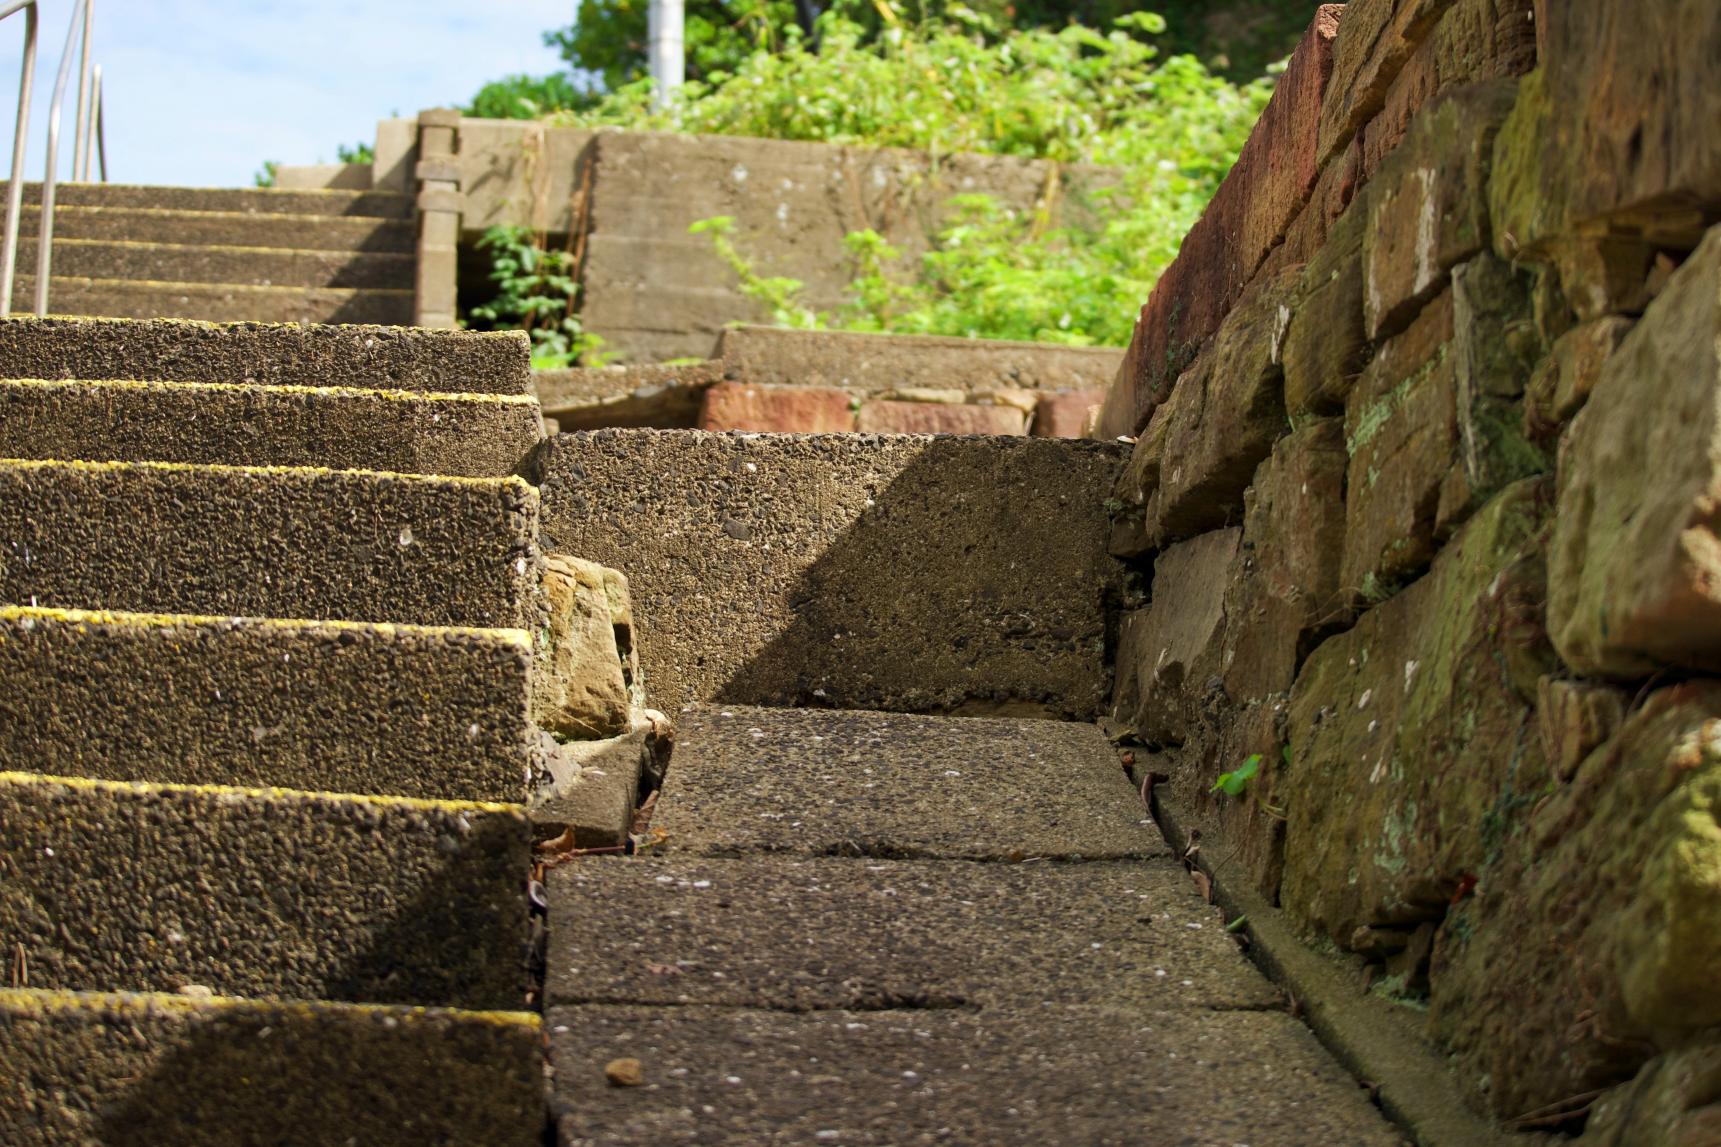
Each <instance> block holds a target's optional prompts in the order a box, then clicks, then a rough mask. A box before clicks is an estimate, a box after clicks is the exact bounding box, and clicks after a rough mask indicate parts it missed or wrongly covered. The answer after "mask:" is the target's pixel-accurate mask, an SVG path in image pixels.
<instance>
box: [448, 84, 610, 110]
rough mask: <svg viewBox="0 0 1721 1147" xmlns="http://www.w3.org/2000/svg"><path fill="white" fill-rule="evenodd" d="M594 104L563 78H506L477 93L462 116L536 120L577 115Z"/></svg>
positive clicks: (591, 99) (586, 95)
mask: <svg viewBox="0 0 1721 1147" xmlns="http://www.w3.org/2000/svg"><path fill="white" fill-rule="evenodd" d="M596 102H597V96H595V95H594V94H592V93H591V92H587V91H581V90H580V89H579V88H576V87H575V86H574V84H573V81H572V80H570V79H569V78H568V77H567V76H566V75H563V74H561V73H554V74H551V75H548V76H526V75H515V76H506V77H504V78H503V79H500V80H493V81H491V82H490V83H488V84H485V85H484V86H483V87H482V88H479V89H478V94H477V95H475V96H473V97H472V102H471V103H470V104H468V105H467V106H466V107H463V108H461V109H460V110H461V113H462V114H463V115H469V116H479V117H481V118H483V119H538V118H539V117H540V116H545V115H550V114H552V113H554V112H564V111H578V110H581V109H584V108H590V107H592V106H593V105H594V104H595V103H596Z"/></svg>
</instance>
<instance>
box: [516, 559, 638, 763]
mask: <svg viewBox="0 0 1721 1147" xmlns="http://www.w3.org/2000/svg"><path fill="white" fill-rule="evenodd" d="M606 575H614V576H613V577H609V576H606ZM606 581H608V582H609V583H611V584H612V585H615V586H618V587H619V591H620V593H621V594H622V595H624V596H623V598H622V600H623V601H624V602H625V600H626V599H625V593H626V582H625V580H622V579H621V578H620V575H619V573H617V572H616V571H614V570H606V569H605V568H604V567H603V566H600V565H598V564H597V563H596V562H588V561H583V560H581V559H579V558H572V557H568V556H566V555H565V554H547V555H545V558H544V595H545V597H546V599H547V601H548V604H549V609H550V652H549V658H548V666H547V669H548V671H547V672H545V673H543V675H542V677H541V679H540V681H539V684H538V688H537V691H536V692H537V697H536V698H535V701H534V706H533V707H534V709H535V710H536V712H535V714H534V717H535V719H536V720H537V722H538V724H539V725H540V726H542V727H543V728H545V729H548V730H550V731H551V732H553V733H559V734H561V735H562V736H564V737H571V738H575V739H579V740H590V739H595V738H601V737H613V736H616V735H617V734H620V733H623V732H626V731H627V729H628V726H629V708H630V705H631V701H632V699H631V697H630V696H629V692H628V677H627V675H626V674H625V673H624V671H623V668H622V658H621V653H620V650H619V648H618V646H617V642H616V623H615V612H614V611H613V610H612V608H611V604H610V600H611V594H610V590H609V589H608V588H606Z"/></svg>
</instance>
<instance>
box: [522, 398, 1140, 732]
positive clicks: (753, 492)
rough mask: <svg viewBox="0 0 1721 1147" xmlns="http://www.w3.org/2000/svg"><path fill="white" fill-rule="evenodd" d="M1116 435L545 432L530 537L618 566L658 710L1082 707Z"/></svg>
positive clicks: (1120, 582)
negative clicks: (1110, 439) (538, 515)
mask: <svg viewBox="0 0 1721 1147" xmlns="http://www.w3.org/2000/svg"><path fill="white" fill-rule="evenodd" d="M1125 457H1126V454H1125V448H1124V447H1121V446H1118V445H1116V444H1102V443H1094V442H1077V441H1059V440H1050V439H1023V438H981V437H949V436H938V437H933V436H909V435H901V436H878V435H861V434H843V435H775V434H758V435H732V434H709V433H701V432H697V431H654V430H612V431H595V432H591V433H582V434H566V435H560V436H558V437H556V438H554V439H551V440H550V441H549V442H547V443H546V444H545V446H544V448H543V449H542V450H541V451H540V452H539V455H538V457H537V459H536V461H535V463H534V466H533V470H532V473H533V476H534V477H535V478H536V479H537V480H538V481H539V482H540V483H541V487H542V490H543V497H544V514H543V523H544V535H545V537H546V539H547V544H548V545H549V546H551V547H553V548H555V549H557V550H561V551H563V552H566V553H574V554H579V555H581V556H582V557H585V558H588V559H589V560H592V561H597V562H601V563H603V564H605V565H609V566H613V567H615V568H617V569H620V570H621V571H622V572H623V573H625V574H626V575H627V577H628V581H629V584H630V586H631V588H632V592H633V603H634V610H635V612H636V614H637V615H638V617H639V618H640V621H641V624H642V625H643V626H644V627H645V628H646V631H647V632H649V633H650V634H651V635H652V640H651V641H649V642H648V643H646V645H645V648H644V649H643V651H642V658H641V661H642V665H643V667H644V671H645V676H646V679H647V680H648V681H650V682H651V689H652V696H653V698H654V699H656V700H657V701H658V702H659V703H661V704H662V705H663V707H664V708H665V709H673V708H675V707H679V706H681V705H683V704H687V703H689V702H693V701H709V700H716V701H725V702H734V703H740V704H747V703H763V704H778V705H781V704H802V705H819V706H834V707H838V708H853V709H893V710H906V711H933V712H960V713H985V712H994V713H1006V714H1010V715H1024V716H1026V715H1033V716H1048V717H1068V718H1076V719H1081V720H1089V719H1093V718H1094V717H1096V716H1097V715H1098V714H1099V713H1100V711H1101V710H1102V708H1103V706H1104V705H1105V702H1106V698H1107V696H1108V694H1109V691H1110V671H1109V669H1108V667H1107V653H1108V651H1107V632H1108V624H1109V622H1108V619H1109V618H1110V617H1111V616H1112V615H1113V613H1114V611H1115V610H1116V609H1117V608H1118V607H1119V603H1120V598H1121V595H1122V594H1123V592H1124V589H1125V575H1124V570H1123V567H1122V565H1121V564H1119V563H1118V562H1116V561H1115V560H1113V559H1112V558H1111V557H1109V556H1108V555H1107V554H1106V536H1107V531H1108V528H1109V523H1108V515H1107V510H1106V502H1107V500H1108V499H1109V498H1110V490H1111V483H1112V481H1113V477H1114V475H1115V472H1116V470H1117V469H1118V468H1119V467H1120V466H1121V465H1122V464H1123V462H1124V460H1125Z"/></svg>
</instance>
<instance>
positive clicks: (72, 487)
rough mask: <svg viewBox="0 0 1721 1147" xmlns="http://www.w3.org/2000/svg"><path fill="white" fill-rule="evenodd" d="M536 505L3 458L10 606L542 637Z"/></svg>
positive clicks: (206, 471) (345, 481)
mask: <svg viewBox="0 0 1721 1147" xmlns="http://www.w3.org/2000/svg"><path fill="white" fill-rule="evenodd" d="M537 511H538V495H537V491H536V490H534V489H532V487H530V486H528V485H527V484H526V483H525V482H523V481H521V480H520V479H519V478H499V479H496V478H444V477H428V476H422V475H402V474H389V473H377V472H370V471H338V470H319V469H312V468H293V467H279V468H261V467H244V466H188V465H180V464H175V463H155V462H100V463H92V462H58V461H29V460H6V461H0V603H11V604H15V605H37V606H49V607H58V608H65V609H111V610H132V611H137V612H144V613H196V614H222V615H228V616H244V617H288V618H323V619H334V620H346V621H376V622H383V621H399V622H411V623H417V624H421V625H454V626H470V627H476V628H484V629H493V628H507V629H514V628H523V629H528V630H535V629H536V627H537V623H538V614H537V610H538V605H537V596H536V583H537V577H538V566H539V560H540V559H539V556H538V549H537V540H536V535H537Z"/></svg>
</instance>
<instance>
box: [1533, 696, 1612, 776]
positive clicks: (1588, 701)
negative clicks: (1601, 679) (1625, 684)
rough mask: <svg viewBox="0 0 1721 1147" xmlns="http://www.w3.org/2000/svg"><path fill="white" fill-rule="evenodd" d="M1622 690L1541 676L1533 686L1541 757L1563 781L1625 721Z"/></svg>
mask: <svg viewBox="0 0 1721 1147" xmlns="http://www.w3.org/2000/svg"><path fill="white" fill-rule="evenodd" d="M1630 700H1631V698H1630V697H1629V696H1627V695H1626V694H1625V692H1624V691H1623V690H1620V689H1615V688H1612V687H1610V686H1607V685H1595V684H1591V683H1589V682H1585V681H1565V680H1561V679H1560V678H1558V677H1544V678H1542V680H1541V681H1540V682H1539V683H1538V684H1537V687H1536V719H1537V720H1538V721H1539V722H1540V724H1541V730H1542V755H1543V756H1545V757H1546V758H1547V759H1548V764H1549V765H1550V766H1552V767H1553V770H1554V775H1555V776H1556V777H1558V778H1559V779H1560V780H1561V781H1562V782H1564V781H1569V780H1571V779H1572V775H1573V774H1574V773H1576V772H1577V771H1578V766H1579V765H1581V764H1583V763H1584V758H1585V757H1587V756H1589V755H1590V753H1591V752H1592V751H1594V750H1595V749H1596V747H1597V746H1599V745H1601V744H1602V742H1604V741H1606V740H1607V739H1608V738H1609V737H1611V736H1613V734H1614V732H1615V730H1617V729H1618V728H1619V726H1620V722H1622V721H1624V720H1625V708H1626V703H1627V702H1628V701H1630Z"/></svg>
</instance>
